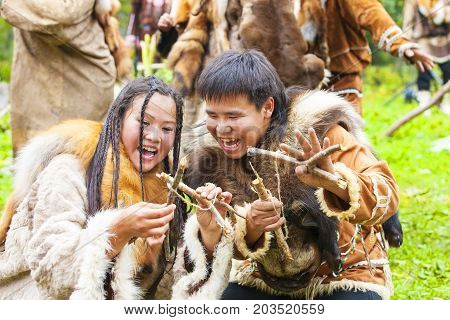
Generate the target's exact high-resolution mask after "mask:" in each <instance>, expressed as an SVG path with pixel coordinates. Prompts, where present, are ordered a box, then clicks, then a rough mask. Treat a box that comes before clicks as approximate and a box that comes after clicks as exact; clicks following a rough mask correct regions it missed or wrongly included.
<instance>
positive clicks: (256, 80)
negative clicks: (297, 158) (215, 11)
mask: <svg viewBox="0 0 450 320" xmlns="http://www.w3.org/2000/svg"><path fill="white" fill-rule="evenodd" d="M197 91H198V93H199V95H200V96H201V97H202V98H203V99H204V100H206V101H212V100H221V99H224V98H228V97H235V96H239V95H243V96H246V97H247V98H248V100H249V101H250V102H252V103H253V104H255V105H256V108H257V109H258V110H261V108H262V107H263V105H264V103H265V102H266V101H267V99H268V98H269V97H272V98H273V100H274V110H273V113H272V117H271V126H270V127H269V129H268V130H267V135H268V136H267V138H271V139H275V141H276V139H278V138H279V137H282V136H284V131H285V130H286V126H287V112H288V101H289V99H288V97H287V95H286V93H285V87H284V85H283V82H282V81H281V79H280V77H279V75H278V73H277V72H276V70H275V68H274V67H273V66H272V64H271V63H270V62H269V60H267V58H266V57H265V56H264V55H263V54H262V53H261V52H259V51H257V50H244V51H234V50H230V51H226V52H224V53H222V54H221V55H219V56H217V57H216V58H214V59H213V60H212V61H211V62H210V63H209V64H208V65H207V66H206V67H205V68H204V69H203V71H202V73H201V74H200V76H199V79H198V81H197Z"/></svg>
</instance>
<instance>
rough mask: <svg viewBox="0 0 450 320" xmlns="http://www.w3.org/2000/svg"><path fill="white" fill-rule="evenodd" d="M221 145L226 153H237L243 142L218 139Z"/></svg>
mask: <svg viewBox="0 0 450 320" xmlns="http://www.w3.org/2000/svg"><path fill="white" fill-rule="evenodd" d="M218 140H219V144H220V146H221V147H222V149H223V150H225V151H236V150H238V149H239V147H240V145H241V140H239V139H231V138H218Z"/></svg>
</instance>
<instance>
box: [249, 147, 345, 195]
mask: <svg viewBox="0 0 450 320" xmlns="http://www.w3.org/2000/svg"><path fill="white" fill-rule="evenodd" d="M344 150H345V149H344V147H343V146H341V145H339V144H336V145H333V146H331V147H328V148H326V149H324V150H322V151H320V152H318V153H316V154H315V155H314V156H312V157H311V158H309V159H308V160H305V161H298V160H297V159H295V158H293V157H290V156H288V155H285V154H282V153H280V152H274V151H269V150H264V149H258V148H253V147H250V148H248V149H247V155H248V156H250V157H251V156H255V155H261V156H268V157H272V158H273V159H276V160H282V161H285V162H288V163H292V164H295V165H297V166H302V165H303V166H306V168H307V169H308V172H310V173H312V174H315V175H317V176H319V177H321V178H323V179H326V180H328V181H331V182H332V183H334V184H336V185H337V186H338V187H339V188H341V189H343V190H345V189H347V185H348V183H347V181H345V180H344V179H342V178H339V177H337V176H335V175H334V174H331V173H329V172H328V171H325V170H322V169H320V168H317V167H316V165H317V162H319V161H320V160H322V159H323V158H324V157H327V156H329V155H331V154H333V153H335V152H337V151H344Z"/></svg>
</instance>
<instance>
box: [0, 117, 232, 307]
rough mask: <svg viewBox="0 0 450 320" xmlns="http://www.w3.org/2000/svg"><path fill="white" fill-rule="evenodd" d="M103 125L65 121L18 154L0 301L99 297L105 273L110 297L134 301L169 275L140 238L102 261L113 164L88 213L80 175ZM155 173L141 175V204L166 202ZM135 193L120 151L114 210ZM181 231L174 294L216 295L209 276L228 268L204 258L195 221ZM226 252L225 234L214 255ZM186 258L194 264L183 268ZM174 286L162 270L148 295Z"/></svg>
mask: <svg viewBox="0 0 450 320" xmlns="http://www.w3.org/2000/svg"><path fill="white" fill-rule="evenodd" d="M101 128H102V126H101V124H100V123H96V122H92V121H87V120H73V121H68V122H65V123H63V124H61V125H58V126H56V127H54V128H53V129H51V130H49V131H48V132H46V133H44V134H43V135H41V136H39V137H36V138H34V139H33V140H31V141H30V142H29V143H28V144H27V145H26V146H25V148H24V149H23V150H22V151H21V153H20V155H19V157H18V159H17V162H16V167H15V172H16V174H15V181H14V183H15V185H14V193H13V194H12V196H11V198H10V205H9V206H8V208H9V209H12V210H13V212H12V213H13V214H14V215H13V217H12V221H11V224H10V227H9V231H8V233H7V237H6V242H5V245H4V249H3V250H2V252H0V298H1V299H27V298H30V299H69V298H70V299H104V297H105V290H104V279H105V276H106V273H107V271H108V270H109V269H110V270H111V275H112V281H111V288H112V290H113V292H114V298H115V299H137V298H141V297H142V296H143V295H144V294H145V293H146V291H147V290H148V289H149V288H150V287H151V286H152V285H153V284H154V283H155V281H157V279H159V278H160V276H161V275H162V273H163V272H164V271H167V270H165V269H164V265H165V264H164V262H163V260H164V259H163V258H162V254H161V247H158V248H148V247H147V248H146V247H145V242H144V241H143V240H142V239H138V240H137V241H136V242H135V243H134V244H127V245H126V246H125V247H124V248H123V249H122V251H121V252H120V254H119V255H118V256H117V258H116V260H115V262H112V261H111V259H109V258H108V257H107V254H106V253H107V251H108V250H109V248H110V238H111V237H112V236H114V235H113V234H111V232H110V231H109V229H110V227H111V225H112V224H113V223H114V222H115V220H116V219H117V216H118V214H119V212H120V209H108V207H109V206H108V204H109V203H110V198H109V197H110V194H111V192H110V191H111V185H112V182H111V181H112V173H113V168H112V164H111V161H107V165H106V167H105V173H104V178H103V181H102V187H101V190H102V191H101V192H102V200H101V201H102V205H103V210H102V211H100V212H98V213H96V214H95V215H94V216H93V217H88V216H87V191H86V171H87V167H88V165H89V163H90V159H91V158H92V156H93V154H94V152H95V149H96V146H97V141H98V138H99V134H100V131H101ZM160 171H161V168H160V167H155V168H154V169H153V170H152V171H151V172H149V173H147V174H146V175H145V177H144V187H145V189H146V190H145V191H146V192H145V194H146V195H148V199H145V200H146V201H149V202H155V203H163V202H165V201H166V197H167V188H166V186H165V185H164V184H163V183H162V182H161V181H160V180H159V179H157V177H156V176H155V174H156V173H157V172H160ZM140 190H141V189H140V180H139V174H138V172H137V171H136V170H135V169H134V168H133V166H132V163H131V161H130V160H129V159H128V158H127V156H126V155H125V153H124V151H123V149H122V150H121V154H120V178H119V195H118V198H119V199H118V200H119V201H118V202H119V206H121V207H125V206H129V205H131V204H133V203H136V202H139V201H141V198H140ZM7 215H8V212H7V213H5V215H4V216H7ZM185 229H186V232H185V233H184V235H183V241H182V244H181V248H179V250H178V253H179V255H178V257H177V258H176V262H175V266H174V268H173V269H172V271H173V272H174V273H175V278H176V282H175V285H174V287H173V293H172V294H173V296H174V297H178V298H202V299H208V298H217V297H218V296H217V288H216V287H215V286H216V282H214V283H213V284H211V282H210V281H208V279H209V278H208V277H214V275H215V272H216V273H217V272H218V273H219V274H224V273H225V271H224V270H225V269H226V270H229V266H227V265H226V264H220V265H219V264H218V262H217V259H215V258H213V260H212V262H211V261H207V259H206V253H205V252H204V249H203V246H202V245H201V242H200V240H199V238H198V232H199V226H198V224H197V220H196V217H195V216H192V217H191V218H189V219H188V221H187V223H186V227H185ZM231 254H232V238H230V237H225V236H224V237H223V238H222V240H221V241H220V243H219V244H218V245H217V248H216V251H215V252H214V257H216V256H217V255H220V256H221V257H222V256H225V257H226V256H227V255H228V256H230V258H231ZM185 260H186V261H187V262H190V265H192V266H191V267H190V269H189V271H187V270H186V268H185V264H186V261H185ZM209 263H211V264H212V265H214V266H215V267H216V269H213V270H212V272H207V271H206V270H207V267H206V265H207V264H209ZM145 267H146V268H145ZM168 268H169V269H170V266H168ZM227 268H228V269H227ZM145 270H146V271H145ZM138 279H139V281H138ZM172 283H173V275H172V272H171V273H167V272H166V273H165V274H164V277H163V279H162V281H161V283H160V285H158V287H157V289H156V293H155V294H154V295H153V296H152V298H164V299H168V298H170V296H171V291H172V290H171V289H172V288H171V286H172ZM198 283H202V286H200V285H198ZM192 287H195V288H196V290H192ZM211 287H213V289H211ZM188 292H189V293H188Z"/></svg>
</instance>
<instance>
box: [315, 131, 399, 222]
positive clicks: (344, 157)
mask: <svg viewBox="0 0 450 320" xmlns="http://www.w3.org/2000/svg"><path fill="white" fill-rule="evenodd" d="M327 136H328V137H329V138H330V143H331V144H332V145H333V144H342V145H343V146H344V147H345V151H344V152H339V153H337V154H335V155H332V161H333V163H335V168H336V171H337V172H338V173H339V174H340V175H341V176H343V178H344V179H345V180H346V181H347V182H348V192H349V198H350V203H348V204H343V201H341V200H340V199H338V198H337V197H336V196H334V195H333V194H332V193H330V192H327V191H324V190H323V189H319V190H318V192H317V196H318V200H319V203H320V205H321V207H322V210H323V211H324V212H325V213H326V214H327V215H329V216H336V215H339V216H341V217H343V218H347V219H349V222H351V223H358V224H362V225H369V226H372V225H377V224H381V223H383V222H384V221H386V220H387V219H389V218H390V217H391V216H392V215H393V214H394V213H395V211H396V210H397V208H398V190H397V184H396V182H395V180H394V177H393V175H392V172H391V171H390V170H389V167H388V165H387V163H386V161H381V160H378V159H376V158H375V156H374V155H373V154H372V153H371V152H370V150H369V149H368V148H367V147H365V146H363V145H361V144H359V143H358V142H357V141H356V139H355V138H354V137H353V136H352V135H351V134H350V133H348V132H347V131H346V130H345V129H344V128H342V127H340V126H336V127H334V128H332V129H331V130H330V131H329V132H328V133H327Z"/></svg>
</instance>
